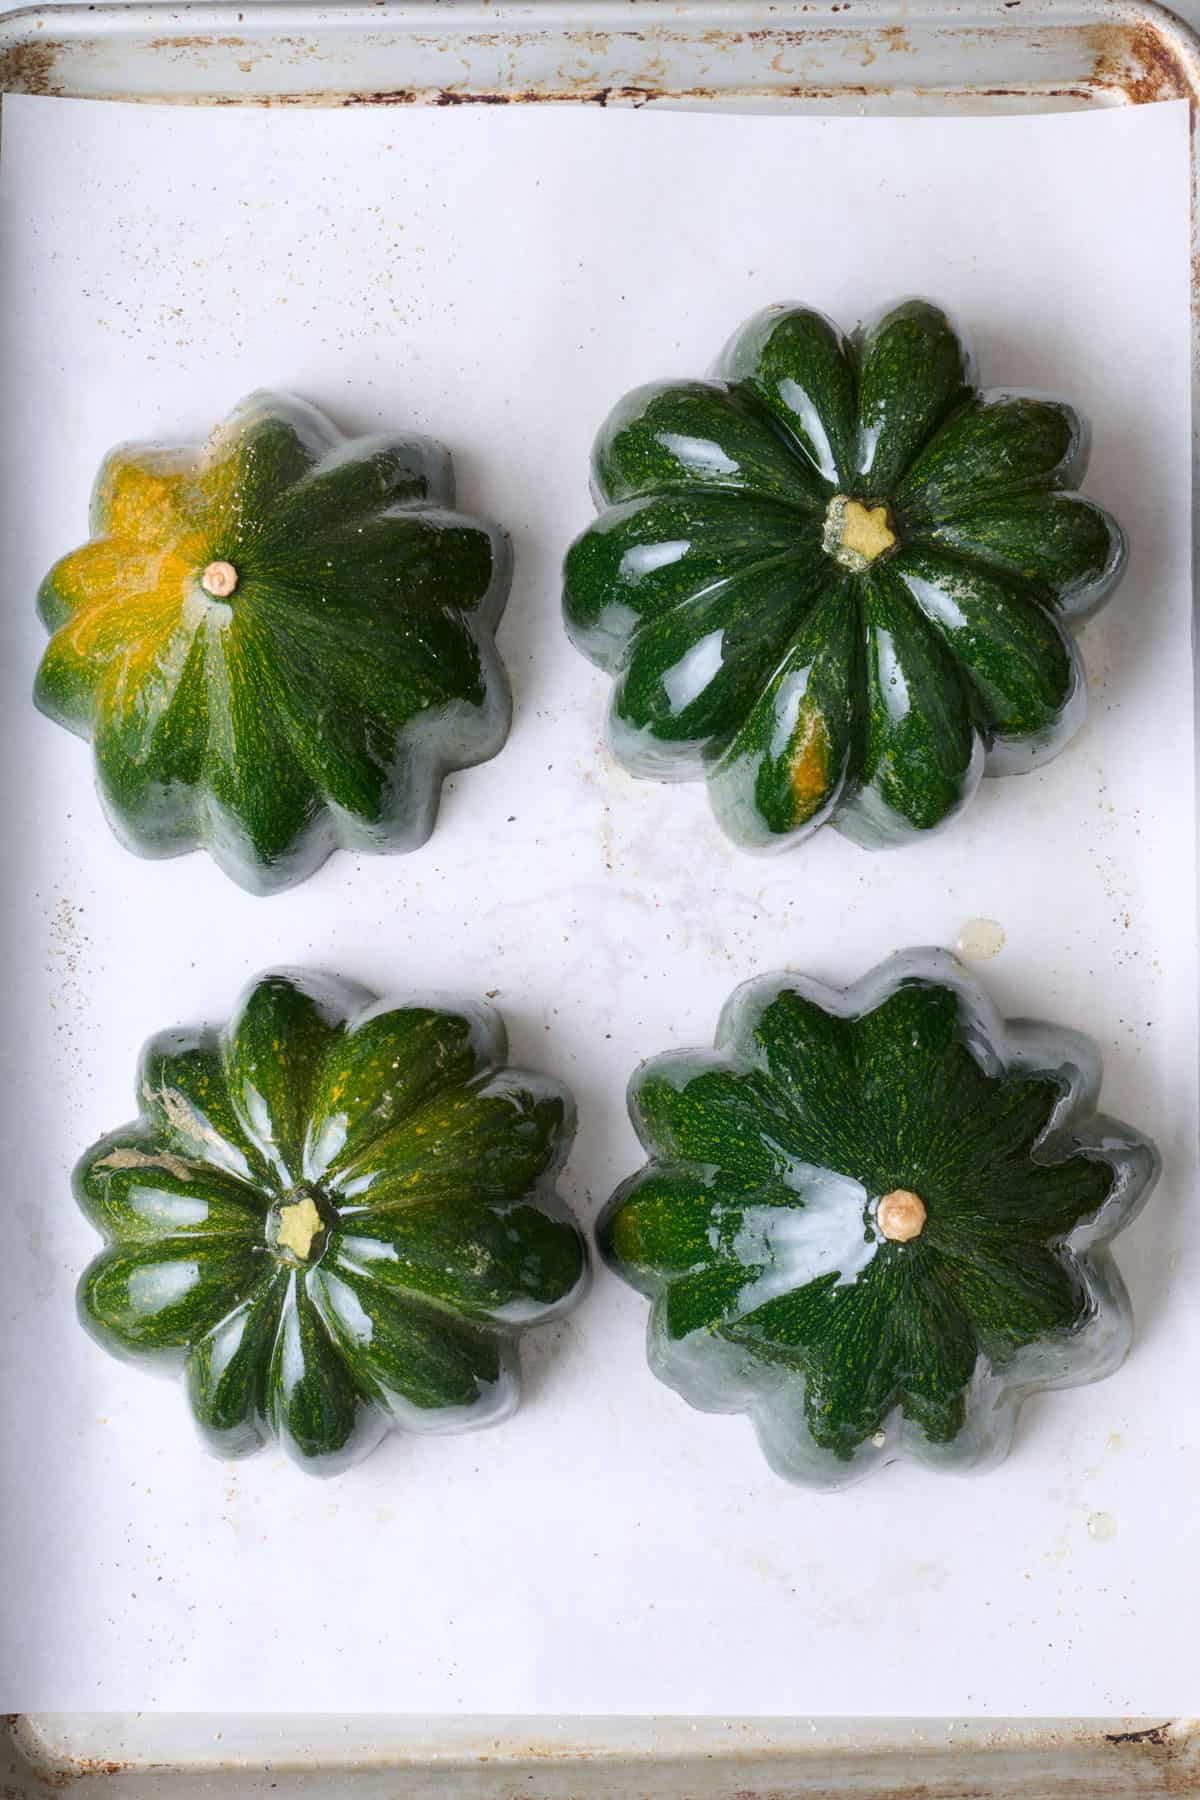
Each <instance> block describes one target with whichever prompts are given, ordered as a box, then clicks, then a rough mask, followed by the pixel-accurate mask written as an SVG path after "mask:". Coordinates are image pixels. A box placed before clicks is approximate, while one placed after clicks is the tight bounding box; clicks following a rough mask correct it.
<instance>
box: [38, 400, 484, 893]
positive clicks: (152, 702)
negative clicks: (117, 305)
mask: <svg viewBox="0 0 1200 1800" xmlns="http://www.w3.org/2000/svg"><path fill="white" fill-rule="evenodd" d="M453 507H454V476H453V470H452V467H451V462H450V457H449V454H448V452H447V451H445V450H444V449H442V447H441V446H440V445H438V444H435V443H433V442H432V441H431V440H429V439H427V438H420V437H372V438H360V439H353V440H350V441H344V440H343V439H342V437H341V435H340V433H339V432H337V431H336V430H335V429H334V427H333V426H332V425H331V424H330V423H329V421H328V420H327V419H325V418H324V417H323V416H322V415H321V414H320V413H319V412H317V411H316V410H315V409H314V408H313V407H311V406H308V405H306V404H305V403H304V402H303V401H300V400H296V399H293V398H289V397H287V396H280V395H274V394H256V395H253V396H251V398H250V399H249V400H246V401H245V402H243V404H242V405H241V406H240V407H238V409H237V411H236V412H235V413H234V414H233V415H232V417H231V418H229V419H227V420H226V421H225V423H224V424H223V425H222V426H220V427H219V429H218V430H217V431H216V432H215V433H214V434H213V436H212V438H211V439H210V440H209V443H208V444H207V446H205V448H203V449H202V450H194V449H191V448H185V449H173V450H172V449H156V448H150V447H146V446H139V445H127V446H124V447H122V448H120V449H117V450H114V451H113V452H112V454H111V455H110V456H109V457H108V458H107V460H106V461H105V463H104V465H103V467H102V468H101V470H100V475H99V478H98V480H97V483H96V488H95V493H94V495H93V500H92V515H91V527H92V534H93V535H92V538H91V541H90V542H89V543H87V544H85V545H84V546H83V548H82V549H79V550H76V551H73V552H72V553H71V554H70V555H69V556H66V557H64V558H63V559H62V561H60V562H59V563H57V564H56V565H55V567H54V568H53V569H52V570H51V571H50V573H49V575H47V577H46V579H45V581H44V582H43V583H42V588H41V593H40V596H39V609H40V611H41V615H42V619H43V621H44V623H45V624H46V626H47V627H48V628H49V630H50V631H51V632H52V633H53V635H52V637H51V640H50V643H49V646H48V648H47V650H46V653H45V655H44V657H43V659H42V664H41V667H40V669H39V671H38V677H37V685H36V689H35V699H36V701H37V704H38V705H39V706H40V707H41V709H42V710H43V711H44V712H46V713H48V714H49V716H50V717H51V718H53V719H55V720H57V722H58V723H59V724H61V725H65V726H67V727H69V728H70V729H71V730H72V731H75V732H77V733H78V734H79V735H80V736H81V737H85V738H90V739H91V740H92V743H93V745H94V749H95V762H96V779H97V785H98V788H99V792H100V797H101V801H102V803H103V805H104V808H105V811H106V812H107V814H108V817H109V819H110V821H111V823H112V825H113V827H114V829H115V831H116V832H117V834H118V836H119V837H120V838H121V839H122V841H123V842H124V843H125V844H127V845H128V846H129V847H130V848H131V849H133V850H136V851H138V852H140V853H141V854H142V855H145V856H172V855H175V854H177V853H178V852H180V851H184V850H190V849H193V848H195V847H196V846H197V845H201V846H203V847H205V848H206V849H208V850H209V851H210V852H211V853H212V855H213V857H214V859H215V860H216V861H217V862H218V863H219V864H220V866H221V867H222V868H223V869H224V870H225V872H226V873H227V874H228V875H230V876H232V877H233V879H234V880H235V881H237V882H239V883H240V884H241V885H242V886H243V887H246V888H248V889H250V890H251V891H252V892H254V893H270V892H274V891H276V890H277V889H279V888H283V887H287V886H290V885H291V884H292V883H293V882H296V881H300V880H302V879H303V878H304V877H305V876H306V875H308V874H310V873H311V872H312V871H313V870H314V869H315V868H317V867H318V866H319V864H320V863H321V862H323V861H324V859H325V858H326V857H327V856H328V855H329V853H330V851H331V850H333V849H335V848H337V847H338V846H342V847H345V848H348V849H355V850H411V849H414V848H415V847H416V846H417V845H419V844H421V843H423V842H424V841H425V839H426V838H427V837H428V836H429V834H430V832H431V831H432V829H433V823H434V817H435V814H436V810H437V798H438V792H439V789H440V785H441V781H442V777H443V775H444V774H445V773H446V772H447V771H448V770H451V769H460V768H465V767H467V766H468V765H470V764H472V763H477V762H481V761H483V760H484V759H485V758H487V757H490V756H493V755H495V753H496V752H497V751H498V750H499V749H500V748H501V746H502V745H503V743H504V740H505V736H506V734H507V731H508V723H509V712H510V703H509V693H508V685H507V682H506V680H505V677H504V672H503V670H502V669H501V667H500V664H499V662H498V660H497V657H496V652H495V647H494V644H493V641H492V634H493V632H494V630H495V626H496V623H497V621H498V619H499V617H500V614H501V612H502V610H503V607H504V602H505V600H506V598H507V594H508V583H509V574H510V562H511V558H510V551H509V545H508V539H507V537H506V535H505V533H504V532H503V531H502V530H501V529H500V527H499V526H496V525H489V524H486V523H484V522H483V521H481V520H478V519H473V518H469V517H467V516H466V515H464V514H462V513H458V512H455V511H454V510H453Z"/></svg>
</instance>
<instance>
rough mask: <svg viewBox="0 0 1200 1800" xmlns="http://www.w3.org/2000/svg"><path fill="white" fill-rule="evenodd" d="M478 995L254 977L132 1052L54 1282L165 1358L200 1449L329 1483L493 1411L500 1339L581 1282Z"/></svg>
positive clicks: (555, 1111) (521, 1088) (499, 1398)
mask: <svg viewBox="0 0 1200 1800" xmlns="http://www.w3.org/2000/svg"><path fill="white" fill-rule="evenodd" d="M505 1057H506V1039H505V1033H504V1027H503V1025H502V1024H501V1022H500V1020H499V1018H498V1017H497V1015H496V1014H495V1013H494V1012H493V1011H492V1009H491V1008H490V1007H488V1006H485V1005H467V1006H461V1007H460V1006H452V1005H448V1004H446V1003H444V1002H439V1001H436V1000H434V1001H431V1000H427V999H414V1000H409V1001H401V1002H384V1001H377V1000H375V999H374V998H373V997H372V996H371V995H369V994H367V993H365V992H364V991H363V990H362V989H359V988H356V987H354V986H352V985H351V984H350V983H347V982H341V981H334V980H331V979H329V978H327V977H319V976H313V975H307V974H298V973H296V972H294V971H287V970H284V971H280V972H277V973H272V974H268V975H264V976H262V977H260V979H259V980H257V981H256V982H254V983H253V985H252V986H251V987H250V988H249V989H248V990H247V992H246V993H245V995H244V996H243V998H242V1000H241V1003H240V1005H239V1006H238V1009H237V1012H236V1014H235V1016H234V1018H233V1020H232V1022H231V1023H230V1024H229V1025H228V1026H227V1027H226V1028H225V1029H224V1030H223V1031H220V1032H218V1031H210V1030H196V1031H192V1030H177V1031H167V1032H163V1033H162V1034H160V1035H159V1036H157V1037H155V1038H152V1039H151V1040H150V1042H149V1044H147V1046H146V1048H145V1050H144V1051H143V1053H142V1060H141V1069H140V1073H139V1077H138V1102H139V1106H140V1109H141V1110H140V1114H139V1117H138V1118H137V1120H136V1121H135V1122H134V1123H133V1124H132V1125H128V1126H126V1127H124V1128H123V1129H122V1130H120V1131H116V1132H113V1133H112V1134H111V1135H110V1136H108V1137H105V1138H102V1139H101V1141H100V1142H99V1143H98V1144H94V1145H93V1146H92V1148H91V1149H90V1150H89V1151H88V1152H87V1154H86V1155H85V1156H84V1157H83V1158H82V1159H81V1161H80V1163H79V1165H78V1167H77V1168H76V1171H75V1193H76V1198H77V1199H78V1201H79V1204H80V1206H81V1207H82V1208H83V1210H84V1212H85V1213H86V1215H87V1217H88V1218H89V1219H90V1220H91V1222H92V1223H93V1224H94V1225H95V1226H96V1228H97V1230H99V1231H100V1232H102V1233H103V1235H104V1237H105V1238H106V1239H107V1242H108V1248H107V1249H106V1250H104V1251H103V1252H102V1253H101V1255H99V1256H98V1257H97V1258H96V1259H95V1261H94V1262H93V1263H92V1264H91V1266H90V1267H89V1268H88V1269H87V1271H86V1273H85V1274H84V1276H83V1278H82V1281H81V1282H80V1286H79V1311H80V1317H81V1319H82V1321H83V1324H84V1325H85V1326H86V1328H87V1330H88V1331H89V1332H90V1333H91V1334H92V1336H93V1337H95V1338H96V1339H97V1340H98V1341H99V1342H100V1343H101V1344H103V1345H104V1347H105V1348H106V1349H108V1350H111V1351H113V1352H114V1353H115V1354H116V1355H118V1356H124V1357H129V1358H132V1359H134V1360H139V1361H140V1360H146V1361H149V1362H150V1363H151V1364H154V1365H158V1366H160V1367H165V1368H167V1369H180V1368H181V1369H182V1370H183V1372H184V1375H185V1378H186V1382H187V1391H188V1398H189V1400H190V1402H191V1408H192V1411H193V1413H194V1415H195V1417H196V1420H197V1422H198V1424H199V1426H200V1429H201V1432H202V1433H203V1436H204V1438H205V1440H206V1441H207V1443H208V1445H209V1447H210V1448H211V1449H213V1450H215V1451H216V1452H217V1453H218V1454H220V1455H222V1456H244V1455H246V1454H247V1453H249V1452H250V1451H253V1450H257V1449H258V1448H259V1447H260V1446H261V1445H263V1444H264V1443H265V1442H267V1440H268V1439H270V1438H272V1437H276V1438H278V1439H280V1440H281V1441H282V1443H283V1445H284V1447H285V1448H286V1449H287V1450H288V1451H289V1452H290V1453H291V1455H292V1456H293V1457H294V1458H295V1459H296V1461H297V1462H299V1463H300V1464H301V1465H302V1466H303V1467H304V1468H306V1469H308V1470H311V1471H312V1472H313V1473H316V1474H334V1473H337V1472H338V1471H339V1470H341V1469H343V1468H345V1467H346V1466H347V1465H348V1464H349V1463H351V1462H353V1461H355V1460H357V1459H358V1458H359V1457H361V1456H362V1455H364V1454H365V1453H366V1452H367V1451H368V1450H370V1449H371V1448H372V1447H373V1445H374V1444H375V1443H376V1442H377V1441H378V1440H379V1438H380V1437H381V1436H382V1435H383V1433H384V1432H385V1431H386V1430H387V1429H388V1428H389V1426H399V1427H400V1428H402V1429H403V1430H406V1431H421V1432H444V1431H449V1430H460V1429H464V1428H466V1427H468V1426H472V1425H482V1424H488V1423H490V1422H492V1421H493V1420H496V1419H498V1418H502V1417H504V1416H505V1415H506V1414H507V1413H508V1412H510V1411H511V1410H512V1409H513V1408H514V1407H515V1405H516V1403H517V1399H518V1388H519V1362H518V1358H517V1349H516V1337H517V1334H518V1333H519V1332H520V1331H522V1330H524V1328H525V1327H526V1326H529V1325H538V1324H542V1323H544V1322H545V1321H546V1320H548V1319H552V1318H555V1317H557V1316H558V1315H559V1314H560V1313H562V1312H564V1311H565V1310H566V1309H567V1308H569V1307H570V1306H572V1305H574V1304H575V1302H576V1301H577V1300H578V1299H579V1298H580V1297H581V1295H582V1292H583V1289H584V1286H585V1284H586V1274H587V1253H586V1250H585V1247H584V1242H583V1239H582V1237H581V1235H580V1233H579V1231H578V1229H577V1228H576V1226H575V1224H574V1222H573V1221H572V1219H571V1218H570V1216H569V1214H568V1213H567V1212H566V1210H565V1209H564V1207H563V1206H562V1204H561V1203H560V1202H559V1200H558V1199H557V1198H556V1196H555V1192H554V1177H555V1174H556V1172H557V1171H558V1169H559V1167H560V1166H561V1164H562V1162H563V1160H564V1158H565V1156H566V1154H567V1150H568V1148H569V1146H570V1142H571V1137H572V1134H573V1132H574V1107H573V1105H572V1102H571V1098H570V1096H569V1094H568V1093H567V1092H566V1090H565V1089H564V1088H562V1087H560V1086H559V1084H558V1083H557V1082H554V1081H550V1080H548V1079H547V1078H546V1077H545V1076H541V1075H531V1074H526V1073H524V1072H522V1071H520V1070H518V1069H511V1068H509V1067H508V1066H507V1065H506V1061H505Z"/></svg>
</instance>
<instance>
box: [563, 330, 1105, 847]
mask: <svg viewBox="0 0 1200 1800" xmlns="http://www.w3.org/2000/svg"><path fill="white" fill-rule="evenodd" d="M1087 451H1088V431H1087V427H1086V425H1085V423H1084V421H1083V420H1082V419H1081V418H1080V417H1079V415H1078V414H1077V413H1076V412H1075V411H1074V410H1073V409H1072V408H1071V407H1069V406H1067V405H1066V404H1065V403H1063V402H1062V401H1057V400H1048V399H1045V398H1042V397H1039V396H1036V395H1029V394H1015V393H1008V392H1006V391H1000V390H987V391H980V390H979V389H978V388H977V387H976V384H975V373H974V365H973V361H972V358H971V354H970V351H969V349H968V347H967V345H966V342H965V340H964V338H963V336H962V334H961V332H959V331H958V330H956V329H955V327H954V326H953V325H952V323H951V322H950V321H949V320H948V319H947V317H946V315H945V313H944V312H943V311H942V310H941V309H940V308H938V307H935V306H933V305H931V304H930V303H929V302H927V301H922V300H909V301H904V302H901V303H900V304H899V305H897V306H894V307H892V308H890V309H888V310H887V311H886V312H884V313H883V314H882V315H880V317H879V318H877V319H876V320H875V321H873V322H871V323H869V324H867V325H865V326H863V327H862V328H860V330H859V331H858V332H857V333H856V334H855V335H854V336H853V337H850V338H844V337H843V336H842V334H841V333H840V332H839V331H838V329H837V327H836V326H835V325H833V324H832V323H831V322H830V321H829V320H828V319H825V318H823V317H822V316H821V315H820V314H819V313H815V312H813V311H811V310H810V309H808V308H805V307H798V306H797V307H780V306H776V307H769V308H767V310H766V311H765V312H762V313H760V314H758V315H757V316H756V317H755V318H753V319H751V320H750V321H749V323H748V324H746V325H745V326H744V327H743V328H742V329H741V331H739V332H738V333H737V335H736V336H735V337H734V339H733V341H732V342H731V343H730V345H729V346H728V348H727V349H726V351H725V352H724V354H723V356H722V357H721V359H720V362H719V364H718V368H717V374H716V376H715V377H714V378H713V379H711V380H708V381H674V382H657V383H653V384H651V385H649V386H647V387H643V388H639V389H637V390H635V391H634V392H633V393H631V394H629V395H627V396H626V397H625V399H624V400H622V401H621V402H620V403H619V405H618V406H617V407H616V408H615V409H614V411H613V413H612V415H611V416H610V418H609V419H608V421H607V422H606V424H605V425H604V426H603V428H602V429H601V431H600V434H599V437H598V438H597V441H596V445H595V450H594V452H593V460H592V474H593V489H594V492H595V497H596V503H597V506H598V507H599V508H600V509H601V510H600V516H599V518H598V519H597V520H596V521H595V523H594V524H593V525H591V526H589V527H588V528H587V530H585V531H584V532H583V533H582V535H581V536H580V537H579V538H578V539H577V540H576V542H575V543H574V544H573V545H572V547H571V549H570V550H569V552H568V554H567V558H566V563H565V569H564V597H563V607H564V616H565V620H566V626H567V630H568V633H569V634H570V636H571V638H572V640H573V641H574V642H575V643H576V644H577V645H578V647H579V648H580V649H581V650H582V651H583V652H584V654H585V655H587V656H588V657H590V658H591V659H592V661H593V662H596V663H598V664H599V666H600V667H601V668H603V669H605V670H606V671H607V672H608V673H610V674H611V675H613V676H614V677H615V687H614V692H613V698H612V704H611V707H610V712H609V736H610V741H611V744H612V748H613V751H614V754H615V755H616V756H617V758H618V760H619V761H620V762H621V763H622V764H623V765H624V766H625V767H626V768H627V769H628V770H629V771H630V772H631V773H632V774H634V775H642V776H648V777H653V778H657V779H660V780H689V779H695V778H699V777H703V778H705V779H706V780H707V782H708V786H709V795H710V799H711V801H712V804H713V808H714V811H715V813H716V815H717V819H718V821H719V823H720V824H721V825H722V826H723V828H724V829H725V830H726V831H727V832H728V833H729V835H730V836H731V837H732V838H733V839H734V840H735V842H737V843H739V844H741V845H743V846H744V847H746V848H748V849H756V850H779V849H784V848H787V847H788V846H790V845H793V844H796V843H799V842H801V841H803V839H805V838H806V837H808V836H810V835H811V834H812V832H813V831H815V830H817V829H818V828H819V827H820V826H821V825H822V824H824V823H826V822H829V823H832V824H833V825H835V826H836V827H837V828H838V829H839V830H840V831H843V832H845V833H846V834H847V835H848V836H851V837H853V838H855V839H856V840H857V841H858V842H860V843H862V844H864V845H866V846H867V847H870V848H878V847H883V846H887V845H891V844H897V843H901V842H904V841H906V840H908V839H911V838H913V837H914V836H919V835H920V834H922V833H925V832H927V831H931V830H933V829H935V828H937V827H938V826H940V825H942V824H944V823H945V822H946V821H947V820H949V819H950V818H951V817H953V816H954V814H955V813H957V812H958V811H959V810H960V809H961V808H962V807H963V806H964V805H965V804H966V802H967V801H968V800H969V798H970V796H971V794H972V793H973V792H974V790H975V788H976V786H977V784H978V782H979V780H980V777H981V776H982V775H983V774H985V773H986V774H992V775H1001V774H1014V773H1020V772H1022V771H1024V770H1026V769H1030V768H1032V767H1034V766H1036V765H1037V764H1038V763H1040V762H1044V761H1045V760H1047V759H1048V758H1049V757H1051V756H1054V755H1056V754H1057V753H1058V752H1059V751H1060V750H1061V749H1062V748H1063V746H1064V745H1065V744H1066V743H1067V741H1068V740H1069V739H1070V737H1071V736H1073V734H1074V733H1075V732H1076V731H1077V730H1078V728H1079V726H1080V724H1081V723H1082V720H1083V716H1084V712H1085V710H1086V704H1087V688H1086V680H1085V677H1084V672H1083V666H1082V662H1081V660H1080V657H1079V653H1078V650H1077V648H1076V646H1075V644H1074V642H1073V640H1072V638H1071V636H1070V632H1069V623H1068V622H1069V621H1071V620H1077V619H1080V618H1083V617H1085V616H1087V614H1089V613H1090V612H1091V611H1093V610H1094V609H1095V608H1096V607H1097V606H1099V605H1100V604H1101V603H1102V601H1103V600H1104V599H1105V598H1107V596H1108V595H1109V594H1110V593H1111V592H1112V590H1113V589H1114V587H1115V586H1116V584H1117V582H1118V580H1119V579H1120V576H1121V574H1122V572H1123V569H1124V564H1125V555H1126V551H1125V540H1124V537H1123V534H1122V532H1121V529H1120V527H1119V526H1118V525H1117V523H1116V521H1115V520H1114V519H1112V518H1111V517H1110V516H1109V515H1108V514H1107V513H1106V512H1104V510H1103V509H1102V508H1101V507H1099V506H1097V505H1095V504H1094V503H1093V502H1091V501H1088V500H1085V499H1083V498H1081V497H1080V496H1079V495H1078V494H1077V493H1075V492H1074V491H1073V489H1074V487H1075V486H1076V484H1077V483H1078V482H1079V481H1080V480H1081V479H1082V477H1083V474H1084V470H1085V467H1086V462H1087ZM835 495H842V496H845V497H846V498H847V499H849V500H854V501H858V502H859V503H861V504H862V505H864V506H868V507H871V508H874V507H876V506H879V505H883V506H884V507H885V508H886V509H887V515H888V519H889V523H890V529H891V531H892V533H893V535H894V538H895V542H894V543H893V544H892V545H890V546H889V547H887V548H886V549H884V550H883V552H882V553H881V554H879V555H877V556H876V557H875V559H874V560H873V561H871V562H870V564H869V566H866V567H862V568H856V569H847V568H845V567H843V566H842V565H841V564H839V562H837V561H836V560H834V557H833V555H832V554H831V552H830V551H829V550H827V549H826V548H825V547H824V542H823V539H824V534H825V524H826V513H827V509H828V507H829V505H830V502H831V500H832V499H833V497H834V496H835Z"/></svg>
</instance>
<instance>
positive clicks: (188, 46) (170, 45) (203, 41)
mask: <svg viewBox="0 0 1200 1800" xmlns="http://www.w3.org/2000/svg"><path fill="white" fill-rule="evenodd" d="M245 47H246V40H245V38H240V37H156V38H151V39H150V48H151V49H152V50H216V49H218V48H221V49H226V50H244V49H245Z"/></svg>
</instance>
